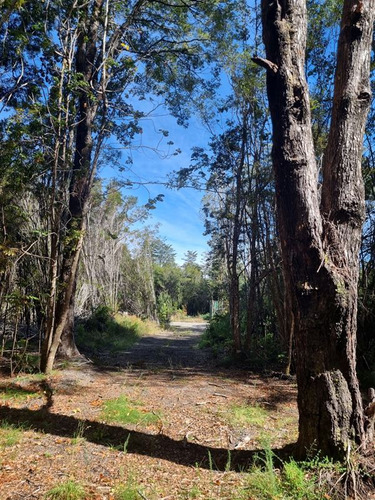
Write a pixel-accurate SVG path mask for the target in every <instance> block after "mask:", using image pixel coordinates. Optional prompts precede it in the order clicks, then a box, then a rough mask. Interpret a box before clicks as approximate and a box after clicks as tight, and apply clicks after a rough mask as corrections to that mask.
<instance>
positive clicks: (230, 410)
mask: <svg viewBox="0 0 375 500" xmlns="http://www.w3.org/2000/svg"><path fill="white" fill-rule="evenodd" d="M204 328H205V324H204V323H184V322H180V323H173V324H172V326H171V331H168V332H163V333H160V334H155V335H153V336H150V337H144V338H142V339H141V340H140V342H139V343H138V344H136V345H134V346H133V347H132V348H131V349H130V350H129V351H126V352H121V353H118V354H116V355H113V354H112V355H110V354H109V353H101V355H100V356H99V361H100V363H97V362H96V363H93V362H83V361H82V360H78V361H77V362H75V363H71V364H69V366H68V367H66V368H64V369H59V370H57V371H56V372H54V373H53V374H52V375H51V376H50V377H48V379H47V380H40V379H38V378H37V377H35V376H34V377H33V376H23V377H17V378H14V379H9V378H6V377H3V378H2V379H1V380H0V384H1V386H2V387H3V388H4V387H8V388H9V387H17V388H18V389H19V390H21V391H22V390H23V391H25V394H26V391H35V394H31V395H27V396H26V397H25V398H23V399H19V398H16V397H14V398H3V399H1V395H0V403H1V407H0V419H1V420H2V421H3V422H6V423H9V424H13V425H17V426H19V425H22V426H23V431H22V434H21V439H20V441H19V442H17V443H15V444H13V445H12V446H7V447H3V448H0V500H21V499H22V500H26V499H42V498H44V497H45V494H46V492H48V491H49V490H50V489H51V488H52V487H54V486H55V485H56V484H59V483H61V482H64V481H66V480H68V479H72V480H75V481H77V482H79V483H81V484H82V485H83V486H84V487H85V491H86V492H87V496H86V498H87V499H98V500H99V499H103V500H104V499H107V500H110V499H115V498H116V497H115V491H116V487H118V486H119V485H120V484H128V485H129V484H132V485H133V487H134V488H135V489H136V490H137V492H138V493H137V495H138V496H137V497H134V498H140V499H142V498H143V499H146V500H156V499H157V500H162V499H163V500H183V499H189V498H195V499H198V500H199V499H223V500H224V499H228V500H229V499H234V498H236V495H237V494H238V492H239V491H240V490H241V489H243V488H244V486H245V483H246V471H247V470H248V468H249V467H250V465H251V463H252V461H253V459H254V454H256V453H260V452H261V450H262V448H263V447H264V445H265V443H267V444H268V445H269V446H271V447H272V448H273V449H274V450H275V452H276V454H279V455H282V454H283V453H284V452H285V450H287V449H288V446H289V445H291V444H292V443H293V442H294V441H295V439H296V433H297V419H298V415H297V407H296V384H295V382H294V380H293V379H288V380H282V379H279V378H277V377H273V376H268V377H265V376H263V377H262V376H259V375H256V374H254V373H252V372H251V371H250V369H249V370H234V369H221V368H218V367H217V366H215V360H214V359H213V357H212V353H211V351H210V350H207V349H203V350H202V349H198V347H197V344H198V342H199V338H200V336H201V334H202V332H203V331H204ZM119 396H126V397H127V398H128V399H129V400H130V401H137V402H141V403H142V409H144V411H145V412H146V411H147V412H151V413H155V415H158V416H159V418H158V419H156V421H155V422H154V423H149V424H145V423H140V424H119V423H113V422H108V421H106V419H105V417H103V404H104V402H105V401H106V400H108V399H113V398H117V397H119ZM235 407H256V408H258V407H260V408H263V409H265V410H266V413H265V417H264V418H263V420H261V421H257V420H256V419H254V420H253V421H248V422H246V421H235V420H233V414H234V408H235ZM124 498H125V497H124ZM126 498H133V497H126ZM237 498H238V496H237Z"/></svg>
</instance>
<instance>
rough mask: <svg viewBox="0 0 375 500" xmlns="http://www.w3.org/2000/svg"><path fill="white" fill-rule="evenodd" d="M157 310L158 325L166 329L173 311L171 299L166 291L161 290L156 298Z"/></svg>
mask: <svg viewBox="0 0 375 500" xmlns="http://www.w3.org/2000/svg"><path fill="white" fill-rule="evenodd" d="M157 311H158V319H159V323H160V326H161V327H162V328H164V329H167V328H168V327H169V325H170V322H171V317H172V314H173V313H174V308H173V303H172V299H171V297H170V296H169V294H168V293H167V292H162V293H161V294H160V295H159V297H158V300H157Z"/></svg>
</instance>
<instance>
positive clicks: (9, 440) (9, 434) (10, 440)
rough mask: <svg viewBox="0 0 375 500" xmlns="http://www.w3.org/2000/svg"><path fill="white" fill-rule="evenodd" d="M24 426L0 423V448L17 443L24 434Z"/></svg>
mask: <svg viewBox="0 0 375 500" xmlns="http://www.w3.org/2000/svg"><path fill="white" fill-rule="evenodd" d="M23 431H24V428H23V427H17V426H15V425H12V424H8V423H7V422H1V424H0V450H1V449H4V448H7V447H9V446H13V445H15V444H17V443H18V442H19V441H20V440H21V438H22V434H23Z"/></svg>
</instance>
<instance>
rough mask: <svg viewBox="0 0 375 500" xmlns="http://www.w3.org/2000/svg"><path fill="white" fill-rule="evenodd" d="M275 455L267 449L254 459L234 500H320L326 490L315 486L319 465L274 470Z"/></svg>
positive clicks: (293, 465)
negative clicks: (252, 499) (243, 484)
mask: <svg viewBox="0 0 375 500" xmlns="http://www.w3.org/2000/svg"><path fill="white" fill-rule="evenodd" d="M275 458H276V457H275V455H274V453H273V452H272V451H271V450H270V449H269V448H268V449H266V450H265V451H264V455H263V456H258V457H257V458H256V460H255V462H254V465H253V467H252V468H251V470H250V472H249V473H248V474H247V478H246V486H245V487H244V488H243V490H242V491H239V492H238V495H237V496H236V498H235V500H247V499H249V498H254V499H257V500H324V499H325V498H329V496H327V489H326V488H325V486H324V484H318V481H317V476H318V470H319V463H317V464H315V468H313V469H312V468H311V467H307V466H306V464H304V463H298V462H295V461H294V460H293V459H290V460H289V461H288V462H280V461H279V465H278V466H277V467H276V465H275Z"/></svg>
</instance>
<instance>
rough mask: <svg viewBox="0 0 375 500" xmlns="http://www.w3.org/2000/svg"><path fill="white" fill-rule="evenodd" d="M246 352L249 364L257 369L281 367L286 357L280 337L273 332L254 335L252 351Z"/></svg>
mask: <svg viewBox="0 0 375 500" xmlns="http://www.w3.org/2000/svg"><path fill="white" fill-rule="evenodd" d="M245 354H246V357H247V359H248V364H249V366H251V367H252V369H255V370H269V369H270V368H272V369H281V368H283V366H284V363H285V359H286V354H285V351H284V348H283V346H282V345H281V343H280V339H279V338H278V337H276V336H275V335H274V334H272V333H267V334H266V335H264V336H258V335H257V336H254V338H253V342H252V345H251V348H250V352H247V353H245Z"/></svg>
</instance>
